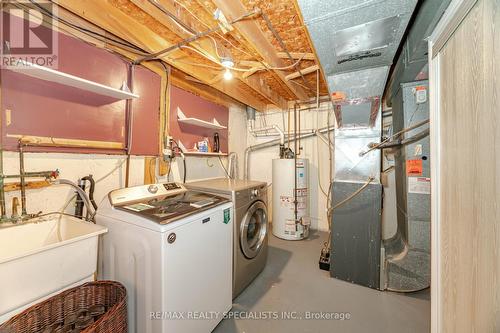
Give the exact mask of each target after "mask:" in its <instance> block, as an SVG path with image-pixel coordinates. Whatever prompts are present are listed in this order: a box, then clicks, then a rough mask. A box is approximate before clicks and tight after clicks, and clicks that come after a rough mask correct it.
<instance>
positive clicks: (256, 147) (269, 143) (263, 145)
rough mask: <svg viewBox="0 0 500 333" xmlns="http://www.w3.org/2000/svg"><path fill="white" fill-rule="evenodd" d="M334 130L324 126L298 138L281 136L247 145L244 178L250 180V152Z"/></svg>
mask: <svg viewBox="0 0 500 333" xmlns="http://www.w3.org/2000/svg"><path fill="white" fill-rule="evenodd" d="M333 130H335V128H334V127H330V128H328V127H324V128H321V129H318V130H317V131H316V132H311V133H307V134H304V135H299V136H297V138H286V139H285V138H284V140H283V142H282V141H281V138H280V139H275V140H271V141H267V142H264V143H259V144H256V145H253V146H249V147H247V149H245V161H244V165H243V172H244V175H243V179H245V180H248V174H249V167H250V163H249V162H250V153H252V152H254V151H257V150H261V149H265V148H269V147H273V146H276V145H279V144H285V143H288V142H292V141H295V139H297V140H299V139H306V138H310V137H312V136H316V133H321V134H323V133H328V132H330V131H333Z"/></svg>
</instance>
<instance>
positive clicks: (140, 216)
mask: <svg viewBox="0 0 500 333" xmlns="http://www.w3.org/2000/svg"><path fill="white" fill-rule="evenodd" d="M96 220H97V223H98V224H101V225H104V226H106V227H107V228H108V230H109V232H108V234H107V235H106V236H105V237H103V238H102V244H101V248H100V249H101V252H100V256H99V257H100V258H99V278H100V279H106V280H116V281H119V282H121V283H123V284H124V285H125V287H126V288H127V294H128V320H129V331H130V332H137V333H156V332H176V333H205V332H207V333H208V332H211V331H212V330H213V329H214V328H215V327H216V326H217V325H218V323H219V322H220V321H221V320H222V319H223V318H224V314H225V313H227V312H228V311H229V310H230V309H231V307H232V302H231V299H232V298H231V294H232V287H231V286H232V283H231V278H232V276H231V274H232V229H233V217H232V204H231V203H230V202H229V201H228V200H227V199H225V198H222V197H219V196H216V195H211V194H205V193H199V192H194V191H187V190H186V189H185V188H184V186H183V185H181V184H176V183H167V184H153V185H149V186H148V185H145V186H137V187H131V188H124V189H119V190H115V191H112V192H111V193H109V195H108V197H107V198H105V199H104V201H103V202H102V203H101V205H100V206H99V210H98V212H97V216H96Z"/></svg>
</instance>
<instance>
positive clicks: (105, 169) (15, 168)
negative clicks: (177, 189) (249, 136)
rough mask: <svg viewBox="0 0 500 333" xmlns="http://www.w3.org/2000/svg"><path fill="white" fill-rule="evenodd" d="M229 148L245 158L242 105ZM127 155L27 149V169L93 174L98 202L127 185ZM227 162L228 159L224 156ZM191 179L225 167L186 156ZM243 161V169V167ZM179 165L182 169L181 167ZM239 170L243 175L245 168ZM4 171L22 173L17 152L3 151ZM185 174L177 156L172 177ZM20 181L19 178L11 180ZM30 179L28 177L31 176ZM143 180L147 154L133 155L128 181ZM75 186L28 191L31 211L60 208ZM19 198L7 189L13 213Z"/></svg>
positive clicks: (71, 176)
mask: <svg viewBox="0 0 500 333" xmlns="http://www.w3.org/2000/svg"><path fill="white" fill-rule="evenodd" d="M229 128H230V132H229V148H230V151H235V152H237V153H238V157H239V158H240V159H241V161H243V155H242V154H243V152H244V150H245V148H246V136H245V135H244V134H243V133H245V131H246V116H245V111H244V109H242V108H238V107H233V108H231V109H230V113H229ZM125 160H126V157H125V156H116V155H98V154H60V153H26V154H25V170H26V171H45V170H54V169H59V171H60V178H64V179H68V180H71V181H74V182H76V181H77V180H78V179H79V178H81V177H84V176H86V175H89V174H92V175H93V176H94V179H96V180H100V179H101V178H103V177H105V176H106V178H104V179H102V180H100V181H99V182H98V183H97V184H96V189H95V194H94V197H95V200H96V202H97V204H99V203H100V202H101V201H102V199H103V198H104V197H105V196H106V195H107V193H109V192H110V191H111V190H113V189H116V188H120V187H123V186H125V163H124V162H125ZM222 162H223V163H224V165H227V159H226V158H222ZM186 163H187V174H188V180H195V179H204V178H213V177H224V176H225V171H224V169H223V168H222V167H221V165H220V161H219V159H218V158H216V157H215V158H199V157H187V160H186ZM242 167H243V165H242V163H241V164H240V169H241V170H242ZM179 168H180V169H179ZM241 170H240V174H241V175H242V171H241ZM4 172H5V174H18V173H19V155H18V153H14V152H5V153H4ZM181 176H182V160H181V159H180V158H178V159H176V161H175V163H174V165H173V170H172V176H171V177H170V180H175V181H180V180H181ZM166 180H167V179H166V177H163V178H160V177H159V178H158V181H159V182H164V181H166ZM12 181H18V180H12ZM28 181H29V179H28ZM143 183H144V157H143V156H133V157H132V159H131V168H130V178H129V185H130V186H134V185H141V184H143ZM73 195H74V190H73V189H71V188H70V187H68V186H66V185H58V186H51V187H48V188H43V189H38V190H28V191H27V207H28V213H37V212H39V211H43V212H51V211H60V210H62V209H63V208H64V207H65V206H66V205H67V204H68V201H69V200H70V199H71V198H72V197H73ZM14 196H17V197H19V198H20V193H19V192H9V193H6V204H7V211H8V214H9V215H10V213H11V202H12V198H13V197H14ZM65 211H66V212H67V213H71V214H72V213H74V203H73V202H71V203H69V205H68V206H67V207H66V209H65Z"/></svg>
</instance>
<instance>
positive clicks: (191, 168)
mask: <svg viewBox="0 0 500 333" xmlns="http://www.w3.org/2000/svg"><path fill="white" fill-rule="evenodd" d="M228 131H229V152H235V153H236V154H237V156H238V175H240V176H241V177H242V176H243V159H244V153H245V149H246V147H247V137H246V113H245V109H243V108H241V107H237V106H233V107H231V108H230V109H229V126H228ZM227 162H228V161H227V158H226V157H222V158H221V159H219V158H218V157H199V156H188V157H186V170H187V177H186V181H187V182H189V181H193V180H199V179H208V178H216V177H226V171H225V170H224V169H223V167H222V166H221V163H222V164H223V165H224V167H225V168H226V170H227V167H228V163H227ZM183 172H184V171H183V163H182V159H181V158H176V159H175V160H174V161H173V164H172V173H171V175H170V180H171V181H172V180H175V181H178V182H180V181H182V178H183ZM158 181H160V182H161V181H167V178H166V177H158Z"/></svg>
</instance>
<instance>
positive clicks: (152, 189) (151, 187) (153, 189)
mask: <svg viewBox="0 0 500 333" xmlns="http://www.w3.org/2000/svg"><path fill="white" fill-rule="evenodd" d="M148 192H149V193H152V194H155V193H156V192H158V186H156V185H149V186H148Z"/></svg>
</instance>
